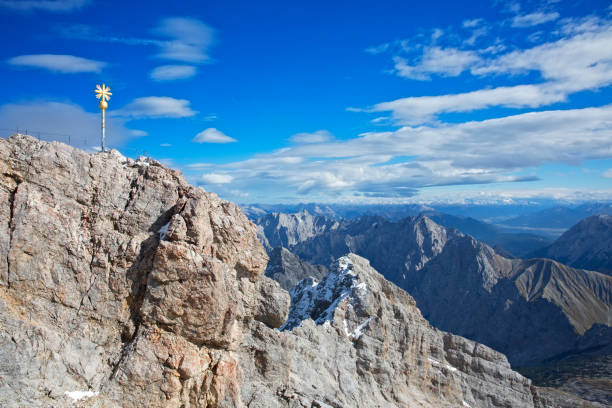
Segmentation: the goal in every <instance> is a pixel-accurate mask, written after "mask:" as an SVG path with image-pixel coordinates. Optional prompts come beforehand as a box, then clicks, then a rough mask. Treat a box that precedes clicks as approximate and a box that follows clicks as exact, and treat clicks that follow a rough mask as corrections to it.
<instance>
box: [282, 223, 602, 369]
mask: <svg viewBox="0 0 612 408" xmlns="http://www.w3.org/2000/svg"><path fill="white" fill-rule="evenodd" d="M291 251H292V252H293V253H295V255H297V256H298V257H299V258H301V259H302V260H305V261H308V262H310V263H312V264H319V265H328V264H329V263H330V262H333V260H335V259H336V258H338V257H340V256H342V255H343V254H345V253H349V252H353V253H356V254H358V255H360V256H363V257H364V258H366V259H368V260H369V261H370V262H371V264H372V266H373V267H374V268H376V269H377V270H378V271H380V272H381V273H382V274H383V275H384V276H385V278H386V279H388V280H390V281H391V282H393V283H395V284H397V285H398V286H399V287H401V288H403V289H404V290H406V291H407V292H408V293H410V294H411V295H412V296H414V298H415V299H416V301H417V304H418V305H419V308H420V309H421V310H422V312H423V314H424V316H425V317H426V318H428V319H429V320H430V322H431V323H432V324H433V325H434V326H436V327H439V328H441V329H442V330H447V331H450V332H453V333H457V334H460V335H464V336H466V337H469V338H472V339H475V340H477V341H479V342H483V343H485V344H487V345H489V346H491V347H493V348H495V349H497V350H500V351H502V352H504V353H505V354H507V355H508V357H509V359H510V361H511V362H512V363H513V364H517V365H524V364H535V363H538V362H541V361H543V360H546V359H550V358H555V357H556V356H559V355H562V354H564V353H574V352H579V351H580V350H584V349H589V348H593V347H601V346H605V345H606V344H608V343H610V339H612V329H611V328H610V326H609V325H610V317H611V314H610V304H611V299H612V294H611V293H612V280H611V279H610V277H608V276H605V275H603V274H600V273H597V272H593V271H585V270H581V269H575V268H571V267H568V266H566V265H563V264H560V263H558V262H555V261H553V260H549V259H531V260H521V259H515V258H509V257H508V256H507V255H506V254H505V253H503V252H501V251H499V250H497V251H496V250H494V249H493V248H491V247H490V246H488V245H487V244H485V243H482V242H480V241H478V240H476V239H475V238H473V237H471V236H469V235H466V234H464V233H462V232H460V231H459V230H457V229H454V228H445V227H442V226H440V225H438V224H437V223H435V222H434V221H433V220H431V219H430V218H429V217H427V216H424V215H421V216H418V217H408V218H405V219H403V220H400V221H398V222H391V221H388V220H387V219H385V218H383V217H375V216H364V217H361V218H359V219H357V220H342V221H340V223H339V224H338V225H337V226H336V227H334V228H333V229H329V230H327V231H326V232H323V233H320V234H318V235H315V236H313V237H311V238H308V239H305V240H303V241H301V242H298V243H296V244H294V245H292V246H291ZM288 273H291V272H288ZM277 274H278V275H279V276H280V275H281V274H280V272H278V271H277ZM517 327H520V330H517Z"/></svg>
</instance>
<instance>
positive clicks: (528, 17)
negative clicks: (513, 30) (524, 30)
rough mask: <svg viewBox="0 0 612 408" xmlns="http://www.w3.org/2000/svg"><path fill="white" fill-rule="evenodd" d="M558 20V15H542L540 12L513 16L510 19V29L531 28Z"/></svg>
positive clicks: (555, 13)
mask: <svg viewBox="0 0 612 408" xmlns="http://www.w3.org/2000/svg"><path fill="white" fill-rule="evenodd" d="M558 18H559V13H557V12H552V13H543V12H541V11H538V12H535V13H530V14H523V15H518V16H515V17H514V18H513V19H512V27H533V26H536V25H539V24H544V23H548V22H550V21H555V20H556V19H558Z"/></svg>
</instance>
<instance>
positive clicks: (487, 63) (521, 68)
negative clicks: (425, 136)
mask: <svg viewBox="0 0 612 408" xmlns="http://www.w3.org/2000/svg"><path fill="white" fill-rule="evenodd" d="M569 25H571V23H570V22H566V23H565V26H569ZM580 25H581V26H582V27H583V28H582V29H580V30H576V29H572V32H573V33H574V34H572V35H570V36H569V37H564V38H561V39H559V40H557V41H553V42H549V43H544V44H541V45H538V46H535V47H533V48H530V49H526V50H515V51H512V52H507V53H505V54H501V55H494V56H491V57H489V58H484V57H483V56H482V55H480V56H477V55H476V54H465V53H464V52H462V53H460V54H457V53H456V52H450V53H446V52H443V53H446V54H447V57H448V58H446V57H441V58H439V60H438V61H437V62H436V61H434V60H435V59H434V58H433V57H432V56H433V55H434V54H435V53H437V52H441V51H443V49H441V48H439V47H430V48H428V49H426V50H425V51H424V54H423V58H422V59H421V60H420V62H419V64H417V65H408V64H405V63H400V65H399V69H398V73H399V74H401V75H403V76H406V77H412V78H415V79H427V78H429V76H430V74H439V75H446V76H453V75H458V74H459V73H461V72H463V71H464V70H469V71H470V72H471V74H473V75H475V76H480V77H482V76H487V75H513V76H518V75H522V74H526V73H529V72H533V71H535V72H537V73H539V74H540V76H541V80H539V81H537V82H536V83H532V84H524V85H516V86H510V87H497V88H492V89H480V90H475V91H472V92H466V93H460V94H450V95H440V96H422V97H409V98H402V99H397V100H394V101H388V102H383V103H379V104H376V105H374V107H373V108H372V109H370V110H369V111H374V112H379V111H391V112H392V114H393V117H394V118H395V119H396V120H397V121H399V123H403V124H417V123H423V122H427V121H431V120H433V119H435V117H436V115H438V114H440V113H446V112H470V111H473V110H477V109H486V108H489V107H492V106H504V107H514V108H525V107H532V108H533V107H541V106H547V105H550V104H553V103H557V102H563V101H565V100H566V99H567V97H568V96H569V95H570V94H572V93H575V92H580V91H585V90H597V89H600V88H602V87H605V86H608V85H610V84H612V47H610V44H612V22H610V21H608V22H606V23H603V22H602V21H601V20H597V23H594V22H593V21H591V22H590V23H588V24H587V25H586V27H588V28H585V26H584V24H582V23H581V24H580ZM576 32H577V34H576ZM434 49H435V50H436V51H435V52H434V51H432V50H434ZM483 54H484V52H483ZM458 55H463V57H458ZM469 61H472V62H473V63H472V64H471V65H470V64H468V62H469ZM400 62H401V61H400ZM402 64H403V65H402ZM396 67H398V64H397V62H396Z"/></svg>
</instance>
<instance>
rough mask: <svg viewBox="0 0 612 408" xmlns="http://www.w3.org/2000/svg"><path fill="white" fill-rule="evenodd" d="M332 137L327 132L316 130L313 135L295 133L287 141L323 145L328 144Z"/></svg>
mask: <svg viewBox="0 0 612 408" xmlns="http://www.w3.org/2000/svg"><path fill="white" fill-rule="evenodd" d="M333 138H334V136H333V135H332V134H331V133H329V132H328V131H327V130H317V131H316V132H314V133H297V134H295V135H293V136H291V138H290V139H289V140H290V141H291V142H293V143H323V142H329V141H330V140H332V139H333Z"/></svg>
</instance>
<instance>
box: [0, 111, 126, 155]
mask: <svg viewBox="0 0 612 408" xmlns="http://www.w3.org/2000/svg"><path fill="white" fill-rule="evenodd" d="M0 127H1V128H5V129H16V128H19V129H21V131H22V132H23V131H24V130H25V129H27V130H28V132H29V133H30V134H32V135H34V136H38V134H39V132H40V137H41V139H43V140H57V141H60V142H63V143H67V144H68V143H69V144H70V145H72V146H75V147H80V148H83V149H87V150H89V149H91V148H92V146H96V145H97V144H98V143H99V142H100V113H99V112H96V113H92V112H86V111H85V110H83V108H82V107H80V106H79V105H76V104H73V103H64V102H52V101H34V102H26V103H9V104H5V105H2V106H0ZM136 135H138V131H137V130H132V129H127V128H126V127H125V120H124V119H123V118H109V119H108V123H107V129H106V144H107V145H108V146H110V147H116V146H121V145H122V144H123V143H124V142H125V141H126V140H129V139H132V138H133V137H134V136H136Z"/></svg>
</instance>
